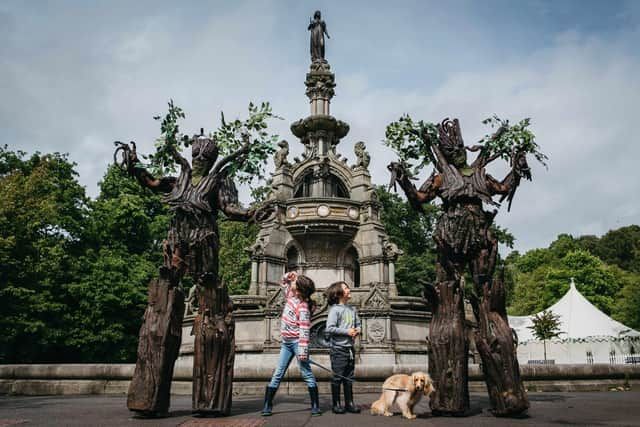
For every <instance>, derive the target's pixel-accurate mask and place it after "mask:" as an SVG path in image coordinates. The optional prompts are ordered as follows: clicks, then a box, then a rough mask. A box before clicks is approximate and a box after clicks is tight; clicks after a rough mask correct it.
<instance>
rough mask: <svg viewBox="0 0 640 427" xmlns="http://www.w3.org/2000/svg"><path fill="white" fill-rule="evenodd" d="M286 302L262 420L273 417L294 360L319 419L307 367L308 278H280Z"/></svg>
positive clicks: (310, 286)
mask: <svg viewBox="0 0 640 427" xmlns="http://www.w3.org/2000/svg"><path fill="white" fill-rule="evenodd" d="M282 287H283V288H284V293H285V298H286V302H285V305H284V310H283V311H282V319H281V323H280V335H281V336H282V344H281V346H280V357H279V359H278V366H277V367H276V370H275V372H274V373H273V377H271V382H269V385H267V388H266V390H265V395H264V408H263V409H262V415H263V416H269V415H271V414H272V409H273V396H274V395H275V394H276V391H277V390H278V387H279V386H280V382H281V381H282V378H283V377H284V374H285V372H286V371H287V368H288V367H289V364H290V363H291V361H292V360H293V357H294V356H295V357H296V358H297V359H298V366H299V368H300V372H301V373H302V378H303V379H304V381H305V382H306V383H307V387H308V389H309V396H310V397H311V415H313V416H317V415H321V414H322V412H321V411H320V404H319V400H318V385H317V383H316V378H315V376H314V375H313V372H312V371H311V365H310V364H309V328H310V327H311V313H312V311H313V306H314V303H313V301H312V300H311V295H313V293H314V292H315V290H316V288H315V284H314V283H313V280H311V279H310V278H308V277H307V276H303V275H298V274H297V273H295V272H289V273H287V274H285V275H284V277H283V278H282Z"/></svg>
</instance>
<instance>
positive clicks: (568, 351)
mask: <svg viewBox="0 0 640 427" xmlns="http://www.w3.org/2000/svg"><path fill="white" fill-rule="evenodd" d="M546 311H551V312H553V313H554V314H555V315H557V316H559V317H560V319H559V321H560V332H561V333H560V337H558V338H556V339H554V340H548V341H547V359H549V360H553V361H554V362H553V363H625V362H627V363H628V362H629V361H630V360H632V359H629V358H630V357H632V356H631V354H632V353H637V352H639V351H640V332H638V331H636V330H634V329H631V328H629V327H627V326H625V325H623V324H622V323H620V322H617V321H615V320H613V319H612V318H611V317H609V316H607V315H606V314H604V313H603V312H602V311H600V310H599V309H598V308H596V307H595V306H594V305H593V304H591V303H590V302H589V301H588V300H587V299H586V298H585V297H584V296H583V295H582V294H581V293H580V292H579V291H578V289H577V288H576V286H575V283H574V281H573V279H571V286H570V287H569V290H568V291H567V293H566V294H564V296H563V297H562V298H560V300H559V301H558V302H556V303H555V304H553V305H552V306H551V307H549V308H548V309H547V310H546ZM534 316H535V315H530V316H509V325H510V326H511V327H512V328H513V329H514V330H515V332H516V334H517V336H518V341H519V344H518V361H519V362H520V363H521V364H526V363H536V362H537V361H540V360H542V359H543V354H544V350H543V343H542V341H539V340H537V339H536V338H535V336H534V335H533V331H532V330H531V329H529V326H532V325H533V321H532V319H533V317H534ZM636 357H637V356H636ZM636 360H637V359H636Z"/></svg>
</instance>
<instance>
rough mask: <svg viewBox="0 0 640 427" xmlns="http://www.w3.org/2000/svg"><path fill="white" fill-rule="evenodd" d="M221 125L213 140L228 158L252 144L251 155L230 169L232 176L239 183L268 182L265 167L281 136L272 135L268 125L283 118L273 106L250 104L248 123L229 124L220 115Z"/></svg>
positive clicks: (221, 152)
mask: <svg viewBox="0 0 640 427" xmlns="http://www.w3.org/2000/svg"><path fill="white" fill-rule="evenodd" d="M221 118H222V124H221V126H220V127H219V128H218V129H217V130H216V131H215V132H214V133H213V135H212V136H213V138H214V139H215V140H216V141H217V142H218V147H219V149H220V154H222V155H223V156H224V155H228V154H231V153H233V152H235V151H237V150H239V149H240V148H241V147H242V145H243V144H244V143H245V141H246V140H249V152H248V153H247V155H246V157H245V158H244V159H243V160H244V161H242V162H233V163H232V164H231V165H230V166H229V170H228V172H229V174H230V176H235V177H236V178H237V179H238V181H240V182H242V183H248V182H251V181H253V180H254V179H256V178H257V179H258V180H260V181H261V180H263V179H264V178H265V175H264V172H265V168H264V165H265V163H266V161H267V159H268V158H269V156H270V155H271V154H273V153H274V152H275V151H276V148H275V145H276V143H277V141H278V140H279V138H280V137H279V136H278V135H274V134H269V132H268V131H267V127H268V124H267V121H268V120H270V119H280V120H282V117H280V116H277V115H275V114H273V111H272V109H271V105H270V104H269V103H268V102H263V103H261V104H260V105H259V106H258V105H256V104H254V103H253V102H251V103H249V117H248V118H247V119H246V120H240V119H235V120H233V121H231V122H227V121H226V120H225V118H224V113H221Z"/></svg>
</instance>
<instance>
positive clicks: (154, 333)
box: [116, 134, 271, 415]
mask: <svg viewBox="0 0 640 427" xmlns="http://www.w3.org/2000/svg"><path fill="white" fill-rule="evenodd" d="M191 142H192V144H191V147H192V152H191V154H192V162H191V164H189V162H188V161H187V160H186V159H185V158H184V157H182V156H181V155H180V153H178V152H177V151H176V149H175V148H173V146H169V150H170V152H171V155H172V156H173V158H174V160H175V162H176V163H177V164H178V165H180V168H181V170H180V175H179V176H178V177H177V178H175V177H163V178H156V177H154V176H153V175H151V173H149V172H148V171H147V170H146V169H144V168H143V167H141V165H140V162H139V160H138V157H137V154H136V150H135V143H132V145H131V147H129V146H127V145H125V144H122V143H120V144H119V145H120V146H119V147H118V149H117V150H116V152H117V151H118V150H123V151H124V153H123V154H124V162H123V166H126V170H127V172H128V173H129V174H130V175H132V176H134V177H135V178H136V179H137V181H138V182H139V183H140V184H141V185H142V186H144V187H147V188H150V189H151V190H154V191H157V192H162V193H164V198H163V200H164V202H165V203H167V204H168V205H169V207H170V210H171V212H172V213H173V219H172V221H171V226H170V229H169V232H168V234H167V239H166V240H165V242H164V254H165V264H164V265H163V266H162V267H160V281H159V282H157V281H156V282H154V283H152V284H151V286H150V291H149V307H148V308H147V312H146V313H145V321H144V324H143V325H142V328H141V329H140V341H139V345H138V361H137V364H136V369H135V372H134V376H133V379H132V381H131V384H130V387H129V395H128V400H127V406H128V407H129V409H131V410H133V411H138V412H141V413H143V414H145V415H162V414H165V413H166V412H167V410H168V407H169V393H170V386H171V377H172V374H173V364H174V362H175V359H176V358H177V356H178V348H179V346H180V338H181V322H182V318H183V314H184V295H183V294H182V291H181V287H180V286H179V284H180V279H181V278H182V276H183V275H184V274H188V275H189V276H190V277H191V279H192V280H193V283H194V284H195V286H197V293H196V294H197V301H198V304H197V306H198V310H197V315H196V318H195V320H194V326H193V332H192V333H193V334H194V335H195V344H194V369H193V410H194V412H198V413H204V412H213V413H217V414H221V415H226V414H228V413H229V411H230V409H231V396H232V382H233V361H234V355H235V350H234V324H233V318H232V315H231V311H232V310H233V308H232V304H231V301H230V299H229V296H228V294H227V289H226V287H225V285H224V284H222V283H221V282H220V281H219V280H218V251H219V240H218V224H217V217H218V212H219V211H222V212H223V213H224V214H225V215H226V216H227V217H228V218H229V219H231V220H235V221H250V220H261V219H264V218H266V217H267V216H268V215H269V214H270V213H271V211H269V210H268V209H263V210H258V211H256V210H253V209H249V210H247V209H243V208H241V207H240V205H239V203H238V192H237V190H236V187H235V185H234V183H233V181H232V180H231V179H230V178H229V173H230V171H231V166H232V164H234V163H235V164H237V163H240V164H241V163H242V162H244V161H245V159H246V155H247V153H248V152H249V139H248V136H245V142H244V145H243V146H242V148H240V149H239V150H237V151H236V152H234V153H232V154H230V155H228V156H226V157H225V158H223V159H222V160H220V161H218V162H217V163H216V161H217V159H218V146H217V144H216V142H215V141H214V140H212V139H210V138H208V137H206V136H204V135H202V134H201V135H197V136H195V137H194V138H193V139H192V141H191ZM159 307H160V308H162V310H163V311H159ZM158 313H160V314H158ZM159 337H160V338H162V339H159ZM164 341H168V342H164ZM157 360H160V361H161V363H159V362H157Z"/></svg>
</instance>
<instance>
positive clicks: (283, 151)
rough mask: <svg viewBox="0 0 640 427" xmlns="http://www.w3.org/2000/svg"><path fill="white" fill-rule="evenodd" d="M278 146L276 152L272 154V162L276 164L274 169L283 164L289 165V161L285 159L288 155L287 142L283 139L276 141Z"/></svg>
mask: <svg viewBox="0 0 640 427" xmlns="http://www.w3.org/2000/svg"><path fill="white" fill-rule="evenodd" d="M278 147H280V149H279V150H278V151H276V154H275V155H274V156H273V162H274V163H275V165H276V169H280V168H282V167H283V166H289V162H288V161H287V156H288V155H289V143H288V142H287V141H286V140H284V139H283V140H282V141H280V142H278Z"/></svg>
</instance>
